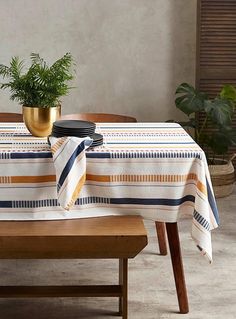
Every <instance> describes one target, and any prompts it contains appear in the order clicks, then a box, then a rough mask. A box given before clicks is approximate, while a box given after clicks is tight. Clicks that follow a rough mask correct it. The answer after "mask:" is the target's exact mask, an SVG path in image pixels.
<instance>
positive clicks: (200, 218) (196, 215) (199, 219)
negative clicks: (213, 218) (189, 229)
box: [193, 210, 210, 230]
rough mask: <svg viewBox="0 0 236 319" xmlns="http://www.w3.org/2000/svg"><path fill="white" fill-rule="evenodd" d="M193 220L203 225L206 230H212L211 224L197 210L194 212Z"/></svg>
mask: <svg viewBox="0 0 236 319" xmlns="http://www.w3.org/2000/svg"><path fill="white" fill-rule="evenodd" d="M193 218H194V219H196V221H197V222H198V223H199V224H200V225H202V226H203V227H204V228H205V229H207V230H210V224H209V222H208V221H207V220H206V219H205V218H204V217H203V216H202V215H200V214H199V213H198V212H197V211H196V210H194V213H193Z"/></svg>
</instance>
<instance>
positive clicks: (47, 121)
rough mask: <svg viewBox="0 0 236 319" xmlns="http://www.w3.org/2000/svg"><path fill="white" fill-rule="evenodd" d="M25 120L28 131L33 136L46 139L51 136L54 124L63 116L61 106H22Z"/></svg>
mask: <svg viewBox="0 0 236 319" xmlns="http://www.w3.org/2000/svg"><path fill="white" fill-rule="evenodd" d="M22 113H23V119H24V122H25V125H26V127H27V129H28V130H29V131H30V133H31V134H32V135H33V136H37V137H45V136H48V135H50V133H51V131H52V126H53V122H55V121H56V120H57V119H58V118H59V117H60V116H61V106H60V105H58V106H55V107H47V108H46V107H45V108H44V107H37V106H24V105H23V106H22Z"/></svg>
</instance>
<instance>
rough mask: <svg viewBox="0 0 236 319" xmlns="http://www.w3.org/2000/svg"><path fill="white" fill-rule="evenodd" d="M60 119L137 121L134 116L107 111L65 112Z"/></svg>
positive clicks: (106, 121)
mask: <svg viewBox="0 0 236 319" xmlns="http://www.w3.org/2000/svg"><path fill="white" fill-rule="evenodd" d="M60 119H61V120H83V121H92V122H97V123H99V122H103V123H108V122H111V123H116V122H137V120H136V118H134V117H131V116H126V115H119V114H108V113H78V114H65V115H62V116H61V118H60Z"/></svg>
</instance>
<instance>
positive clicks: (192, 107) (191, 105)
mask: <svg viewBox="0 0 236 319" xmlns="http://www.w3.org/2000/svg"><path fill="white" fill-rule="evenodd" d="M175 94H181V96H179V97H177V98H176V99H175V104H176V107H177V108H178V109H180V110H181V111H182V112H184V113H185V114H186V115H188V116H189V115H190V114H192V113H194V112H199V111H202V110H203V109H204V100H205V99H206V98H207V95H206V94H205V93H202V92H198V91H197V90H195V88H194V87H193V86H191V85H189V84H188V83H182V84H180V85H179V86H178V88H177V90H176V92H175Z"/></svg>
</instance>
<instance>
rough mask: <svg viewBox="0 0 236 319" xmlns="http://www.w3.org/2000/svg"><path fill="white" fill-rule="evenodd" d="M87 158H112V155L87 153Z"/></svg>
mask: <svg viewBox="0 0 236 319" xmlns="http://www.w3.org/2000/svg"><path fill="white" fill-rule="evenodd" d="M86 157H87V158H111V154H110V153H95V152H91V153H88V152H87V153H86Z"/></svg>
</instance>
